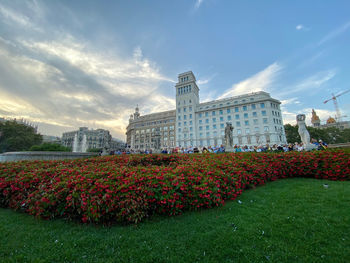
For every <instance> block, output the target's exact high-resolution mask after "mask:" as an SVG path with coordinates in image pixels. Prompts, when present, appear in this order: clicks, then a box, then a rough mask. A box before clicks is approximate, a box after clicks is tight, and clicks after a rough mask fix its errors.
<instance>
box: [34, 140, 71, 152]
mask: <svg viewBox="0 0 350 263" xmlns="http://www.w3.org/2000/svg"><path fill="white" fill-rule="evenodd" d="M29 150H30V151H42V152H46V151H49V152H71V149H70V148H68V147H65V146H63V145H60V144H58V143H48V142H45V143H43V144H40V145H33V146H32V147H30V149H29Z"/></svg>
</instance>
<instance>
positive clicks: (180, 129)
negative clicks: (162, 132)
mask: <svg viewBox="0 0 350 263" xmlns="http://www.w3.org/2000/svg"><path fill="white" fill-rule="evenodd" d="M178 131H179V132H181V128H179V129H178ZM179 137H180V136H179Z"/></svg>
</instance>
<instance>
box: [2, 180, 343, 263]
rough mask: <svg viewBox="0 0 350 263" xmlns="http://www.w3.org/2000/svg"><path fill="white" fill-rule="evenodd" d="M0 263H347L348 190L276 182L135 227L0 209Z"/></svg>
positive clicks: (331, 185) (334, 185) (320, 183)
mask: <svg viewBox="0 0 350 263" xmlns="http://www.w3.org/2000/svg"><path fill="white" fill-rule="evenodd" d="M325 183H327V184H328V185H329V187H328V188H325V187H324V186H323V184H325ZM0 262H332V263H334V262H350V182H334V181H325V180H315V179H303V178H297V179H284V180H279V181H276V182H272V183H268V184H267V185H265V186H261V187H258V188H256V189H252V190H247V191H245V192H244V193H243V194H242V195H241V196H240V197H239V198H238V199H236V200H235V201H232V202H228V203H227V204H226V205H225V206H223V207H219V208H216V209H210V210H203V211H198V212H188V213H186V214H184V215H182V216H177V217H171V218H168V217H156V218H152V220H149V221H146V222H144V223H141V224H140V225H137V226H135V225H130V226H112V227H104V226H94V225H81V224H78V223H74V222H66V221H64V220H54V221H44V220H40V219H35V218H33V217H32V216H29V215H27V214H22V213H18V212H14V211H11V210H9V209H0Z"/></svg>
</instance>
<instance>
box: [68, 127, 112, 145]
mask: <svg viewBox="0 0 350 263" xmlns="http://www.w3.org/2000/svg"><path fill="white" fill-rule="evenodd" d="M75 135H77V139H78V140H79V141H82V140H83V137H84V135H85V136H86V146H87V149H102V148H103V147H104V146H106V145H108V146H110V145H111V140H112V136H111V135H110V133H109V131H107V130H103V129H97V130H93V129H91V130H89V129H88V128H87V127H80V128H79V130H77V131H71V132H65V133H63V134H62V145H64V146H66V147H69V148H73V144H74V138H75Z"/></svg>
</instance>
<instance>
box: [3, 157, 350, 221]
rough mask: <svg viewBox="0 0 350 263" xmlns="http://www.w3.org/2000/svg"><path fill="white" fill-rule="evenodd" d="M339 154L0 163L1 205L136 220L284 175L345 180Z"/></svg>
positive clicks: (209, 202)
mask: <svg viewBox="0 0 350 263" xmlns="http://www.w3.org/2000/svg"><path fill="white" fill-rule="evenodd" d="M349 157H350V153H349V152H347V151H343V150H337V151H330V150H327V151H315V152H288V153H225V154H191V155H189V154H172V155H162V154H154V155H121V156H106V157H96V158H89V159H85V160H69V161H21V162H10V163H0V207H2V208H11V209H13V210H17V211H22V212H25V213H28V214H31V215H33V216H36V217H39V218H43V219H55V218H65V219H70V220H74V221H78V222H81V223H94V224H114V223H119V224H127V223H139V222H141V221H142V220H144V219H146V218H151V217H152V216H155V215H163V216H176V215H179V214H182V213H184V212H185V211H189V210H192V211H193V210H201V209H207V208H212V207H218V206H222V205H224V204H225V202H227V201H228V200H234V199H236V198H237V197H238V196H239V195H241V194H242V192H243V191H245V190H247V189H250V188H255V187H256V186H258V185H263V184H265V183H267V182H269V181H275V180H278V179H284V178H295V177H306V178H315V179H328V180H337V181H346V180H349V179H350V158H349Z"/></svg>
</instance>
